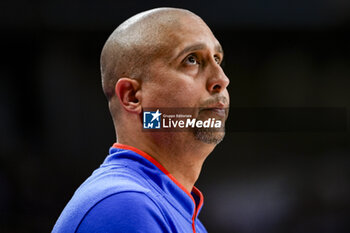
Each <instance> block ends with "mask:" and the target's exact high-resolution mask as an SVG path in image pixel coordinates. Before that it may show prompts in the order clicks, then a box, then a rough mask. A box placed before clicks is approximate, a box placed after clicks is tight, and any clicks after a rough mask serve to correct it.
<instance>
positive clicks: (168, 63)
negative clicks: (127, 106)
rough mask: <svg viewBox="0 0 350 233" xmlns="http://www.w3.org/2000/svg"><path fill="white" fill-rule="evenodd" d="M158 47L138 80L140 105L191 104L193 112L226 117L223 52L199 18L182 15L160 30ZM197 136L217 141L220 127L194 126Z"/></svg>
mask: <svg viewBox="0 0 350 233" xmlns="http://www.w3.org/2000/svg"><path fill="white" fill-rule="evenodd" d="M160 41H162V43H161V48H159V49H158V51H159V52H157V54H156V56H155V57H156V58H155V59H154V61H152V62H150V66H149V67H148V70H149V72H148V74H147V76H148V80H149V81H146V82H144V83H143V84H142V105H143V108H147V107H152V108H162V107H166V108H191V109H193V112H192V114H193V116H195V117H196V118H197V119H202V120H205V119H207V118H208V117H211V118H216V119H221V120H223V121H225V120H226V118H227V109H228V106H229V94H228V91H227V89H226V87H227V85H228V84H229V79H228V78H227V77H226V75H225V73H224V72H223V70H222V68H221V66H220V64H221V62H222V59H223V52H222V49H221V46H220V44H219V42H218V41H217V39H216V38H215V37H214V35H213V34H212V32H211V31H210V29H209V28H208V27H207V25H206V24H205V23H204V22H203V21H201V20H200V19H199V18H197V17H194V16H185V17H183V18H181V20H180V21H179V23H177V24H176V25H172V26H170V27H169V28H168V29H166V30H165V32H164V33H163V36H162V38H161V39H160ZM194 135H195V137H196V138H197V139H198V140H201V141H203V142H206V143H214V144H216V143H218V142H219V141H221V140H222V138H223V136H224V131H223V130H221V131H220V132H216V133H213V132H209V131H201V130H195V131H194Z"/></svg>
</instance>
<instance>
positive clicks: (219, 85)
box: [207, 63, 230, 94]
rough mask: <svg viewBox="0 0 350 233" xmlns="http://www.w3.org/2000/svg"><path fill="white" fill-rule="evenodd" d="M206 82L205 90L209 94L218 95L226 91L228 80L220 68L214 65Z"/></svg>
mask: <svg viewBox="0 0 350 233" xmlns="http://www.w3.org/2000/svg"><path fill="white" fill-rule="evenodd" d="M210 70H211V71H210V72H209V74H208V75H209V78H208V80H207V89H208V91H209V93H212V94H214V93H220V92H222V91H224V90H225V89H226V87H227V86H228V84H229V83H230V80H229V79H228V77H227V76H226V74H225V73H224V71H223V70H222V68H221V66H220V65H218V64H216V63H215V65H213V66H212V68H211V69H210Z"/></svg>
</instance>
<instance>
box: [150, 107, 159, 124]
mask: <svg viewBox="0 0 350 233" xmlns="http://www.w3.org/2000/svg"><path fill="white" fill-rule="evenodd" d="M151 115H152V116H153V118H152V120H151V122H152V121H154V120H155V119H157V120H158V117H159V116H160V115H162V113H160V112H159V109H157V111H156V112H155V113H151Z"/></svg>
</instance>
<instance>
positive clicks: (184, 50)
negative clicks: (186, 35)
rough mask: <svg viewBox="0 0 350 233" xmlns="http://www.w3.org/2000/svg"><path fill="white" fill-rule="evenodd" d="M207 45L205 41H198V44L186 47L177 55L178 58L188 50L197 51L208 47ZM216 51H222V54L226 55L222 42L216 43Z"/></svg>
mask: <svg viewBox="0 0 350 233" xmlns="http://www.w3.org/2000/svg"><path fill="white" fill-rule="evenodd" d="M206 48H207V46H206V45H205V44H203V43H198V44H193V45H189V46H187V47H185V48H184V49H183V50H182V51H181V52H180V53H179V54H178V55H177V58H178V57H181V56H182V55H183V54H186V53H188V52H191V51H196V50H202V49H206ZM215 51H216V52H218V53H221V54H222V55H224V51H223V49H222V47H221V45H220V44H218V45H216V46H215Z"/></svg>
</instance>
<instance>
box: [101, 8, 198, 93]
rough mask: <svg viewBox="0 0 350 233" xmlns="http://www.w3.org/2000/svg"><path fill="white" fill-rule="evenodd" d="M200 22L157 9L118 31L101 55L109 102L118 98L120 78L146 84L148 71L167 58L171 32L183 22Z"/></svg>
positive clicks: (172, 10)
mask: <svg viewBox="0 0 350 233" xmlns="http://www.w3.org/2000/svg"><path fill="white" fill-rule="evenodd" d="M183 17H193V18H195V19H196V20H200V21H201V19H200V18H199V17H198V16H197V15H195V14H193V13H192V12H190V11H187V10H183V9H177V8H157V9H153V10H149V11H145V12H142V13H139V14H137V15H135V16H133V17H131V18H129V19H128V20H126V21H125V22H124V23H122V24H121V25H120V26H119V27H117V28H116V29H115V31H114V32H113V33H112V34H111V35H110V37H109V38H108V40H107V41H106V43H105V45H104V47H103V50H102V53H101V75H102V87H103V91H104V93H105V95H106V97H107V98H108V99H110V98H112V97H113V96H114V95H115V89H114V87H115V84H116V82H117V81H118V79H119V78H121V77H128V78H133V79H138V80H142V81H146V80H147V79H148V78H149V77H148V75H147V74H148V72H147V67H148V65H149V63H150V62H152V60H153V59H154V58H155V57H156V56H157V55H158V54H160V53H162V54H164V52H165V51H164V49H166V48H167V46H166V44H168V42H169V41H170V40H172V38H171V34H172V31H173V30H174V29H175V28H176V27H179V25H180V24H181V18H183Z"/></svg>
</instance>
